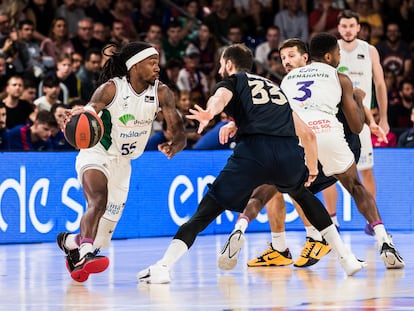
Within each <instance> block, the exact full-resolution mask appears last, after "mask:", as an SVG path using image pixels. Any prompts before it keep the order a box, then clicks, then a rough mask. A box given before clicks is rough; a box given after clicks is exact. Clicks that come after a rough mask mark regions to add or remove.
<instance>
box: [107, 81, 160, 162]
mask: <svg viewBox="0 0 414 311" xmlns="http://www.w3.org/2000/svg"><path fill="white" fill-rule="evenodd" d="M111 81H113V82H114V83H115V86H116V93H115V96H114V99H113V100H112V102H111V103H110V104H108V105H107V106H106V107H105V109H104V110H102V114H101V118H102V122H103V123H104V127H105V133H104V137H103V138H102V140H101V146H103V147H104V148H105V149H106V150H107V152H108V153H109V154H110V155H113V156H119V155H122V156H124V157H127V158H130V159H136V158H137V157H139V156H140V155H141V154H142V153H143V151H144V149H145V146H146V144H147V141H148V138H149V136H150V134H151V129H152V124H153V121H154V118H155V116H156V114H157V112H158V107H159V103H158V96H157V90H158V80H156V81H155V83H154V85H149V86H148V88H147V89H146V90H145V91H143V92H142V93H141V94H137V93H136V92H135V91H134V89H133V88H132V86H131V85H130V84H129V82H128V81H127V79H126V77H122V78H114V79H112V80H111ZM101 146H99V147H101Z"/></svg>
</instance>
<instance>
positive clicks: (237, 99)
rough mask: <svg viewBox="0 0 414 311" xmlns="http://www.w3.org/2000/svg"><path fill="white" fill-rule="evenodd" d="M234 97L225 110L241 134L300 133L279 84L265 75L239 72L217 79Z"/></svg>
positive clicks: (218, 85)
mask: <svg viewBox="0 0 414 311" xmlns="http://www.w3.org/2000/svg"><path fill="white" fill-rule="evenodd" d="M220 87H225V88H226V89H228V90H229V91H230V92H232V93H233V97H232V99H231V101H230V102H229V104H228V105H227V107H226V108H225V112H226V113H227V114H228V115H231V116H232V117H233V118H234V120H235V122H236V124H237V127H238V130H237V135H238V137H239V138H241V137H243V136H250V135H268V136H277V137H296V132H295V128H294V123H293V116H292V109H291V108H290V105H289V103H288V100H287V98H286V96H285V95H284V94H283V92H282V91H281V89H280V88H279V86H277V85H276V84H274V83H273V82H272V81H270V80H268V79H265V78H263V77H260V76H257V75H253V74H249V73H246V72H239V73H237V74H235V75H232V76H230V77H228V78H226V79H224V80H223V81H221V82H219V83H217V85H216V86H215V88H214V91H213V93H214V92H215V91H216V90H217V89H218V88H220Z"/></svg>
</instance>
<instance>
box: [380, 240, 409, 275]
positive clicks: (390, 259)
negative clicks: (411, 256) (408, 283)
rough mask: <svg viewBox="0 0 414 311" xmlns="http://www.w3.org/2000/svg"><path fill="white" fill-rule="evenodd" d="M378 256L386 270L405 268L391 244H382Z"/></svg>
mask: <svg viewBox="0 0 414 311" xmlns="http://www.w3.org/2000/svg"><path fill="white" fill-rule="evenodd" d="M380 254H381V259H382V260H383V261H384V264H385V267H386V268H387V269H401V268H404V267H405V263H404V260H403V259H402V257H401V255H400V254H399V253H398V251H397V250H396V249H395V247H394V245H392V244H391V243H386V242H384V243H382V247H381V251H380Z"/></svg>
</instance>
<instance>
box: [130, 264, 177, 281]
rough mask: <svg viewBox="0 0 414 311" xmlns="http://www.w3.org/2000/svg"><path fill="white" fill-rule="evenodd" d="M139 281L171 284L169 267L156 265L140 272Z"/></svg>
mask: <svg viewBox="0 0 414 311" xmlns="http://www.w3.org/2000/svg"><path fill="white" fill-rule="evenodd" d="M137 277H138V281H139V282H145V283H150V284H168V283H170V282H171V278H170V271H169V269H168V267H167V266H165V265H159V264H155V265H152V266H149V267H148V268H146V269H144V270H141V271H140V272H138V275H137Z"/></svg>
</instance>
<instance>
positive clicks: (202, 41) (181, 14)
mask: <svg viewBox="0 0 414 311" xmlns="http://www.w3.org/2000/svg"><path fill="white" fill-rule="evenodd" d="M344 9H351V10H353V11H356V12H358V13H359V15H360V22H361V31H360V33H359V38H360V39H362V40H366V41H368V42H369V43H371V44H373V45H375V46H376V47H377V49H378V52H379V55H380V59H381V64H382V66H383V69H384V76H385V81H386V84H387V89H388V99H389V102H388V104H389V105H388V115H389V123H390V127H391V132H390V134H389V143H388V144H385V143H383V142H379V141H377V140H375V137H373V145H374V146H375V147H397V146H398V147H414V142H412V141H413V137H414V130H413V128H414V127H413V126H414V124H413V120H414V113H413V111H414V110H413V105H414V71H413V65H412V62H413V57H414V0H388V1H386V0H384V1H380V0H233V1H231V0H204V1H203V0H202V1H196V0H177V1H162V0H17V1H16V0H3V1H2V2H1V5H0V150H1V151H18V150H33V151H41V150H69V151H72V150H74V149H73V148H72V147H71V146H70V145H69V144H67V142H66V141H65V139H64V136H63V132H62V124H63V122H64V117H65V109H71V107H73V106H74V105H85V104H87V102H88V100H89V98H90V96H91V95H92V93H93V92H94V90H95V89H96V88H97V86H98V85H97V81H98V80H99V75H100V71H101V68H102V67H103V65H104V64H105V62H106V60H107V59H108V55H110V51H111V49H113V48H116V47H120V46H122V45H124V44H125V43H128V42H130V41H135V40H141V41H146V42H148V43H150V44H151V45H153V46H154V47H155V48H156V49H157V50H158V51H159V55H160V80H161V81H162V82H163V83H165V84H167V85H169V86H170V88H171V89H172V90H173V91H174V93H175V96H176V102H177V110H178V112H179V114H180V115H181V116H182V117H183V121H184V125H185V128H186V133H187V139H188V144H187V149H223V148H224V149H226V148H233V147H234V145H235V143H236V142H235V141H233V140H232V141H230V142H229V143H228V144H226V145H224V146H222V145H220V143H219V142H218V137H217V133H218V131H219V129H220V127H221V126H223V125H224V124H226V123H227V122H228V121H229V120H231V116H227V115H225V114H224V113H223V114H221V115H219V116H217V118H216V119H215V120H214V121H212V122H211V125H210V126H209V127H208V128H207V129H206V130H205V131H204V132H203V133H202V134H201V135H200V134H197V124H195V123H194V122H191V121H189V120H188V119H186V118H185V115H186V114H187V113H188V109H189V108H191V107H193V106H194V105H195V104H197V105H199V106H201V107H205V106H206V103H207V100H208V98H209V96H210V95H211V91H212V89H213V86H214V85H215V83H216V82H217V81H219V79H220V77H219V76H218V74H217V71H218V67H219V55H220V52H221V50H222V48H223V47H225V46H227V45H229V44H232V43H244V44H246V45H247V46H248V47H250V48H251V49H252V52H253V53H254V55H255V65H254V68H253V71H254V73H257V74H260V75H262V76H264V77H266V78H268V79H270V80H272V81H274V82H275V83H280V81H281V79H283V76H284V74H285V72H284V69H283V67H282V65H281V60H280V57H279V51H278V47H279V45H280V43H281V42H282V41H283V40H285V39H287V38H291V37H298V38H300V39H302V40H304V41H306V42H309V41H310V39H311V38H312V36H313V35H314V34H316V33H319V32H329V33H332V34H334V35H337V36H338V32H337V27H336V23H337V20H336V19H337V16H338V14H339V12H341V10H344ZM376 109H377V108H376V105H375V101H373V110H372V111H373V114H374V115H375V116H377V115H378V111H377V110H376ZM165 128H166V127H165V124H163V117H162V111H161V112H160V113H159V114H158V116H157V118H156V120H155V122H154V126H153V133H152V136H151V138H150V141H149V142H148V145H147V150H156V146H157V144H158V143H160V142H162V141H165V140H168V133H167V132H166V131H165ZM22 140H23V142H22Z"/></svg>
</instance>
